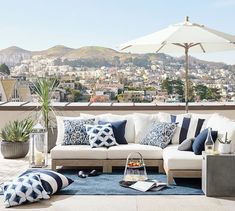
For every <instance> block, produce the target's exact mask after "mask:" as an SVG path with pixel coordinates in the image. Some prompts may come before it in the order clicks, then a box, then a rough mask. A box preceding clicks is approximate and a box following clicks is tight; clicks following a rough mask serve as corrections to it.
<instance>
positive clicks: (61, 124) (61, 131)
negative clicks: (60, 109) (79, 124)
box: [56, 116, 84, 145]
mask: <svg viewBox="0 0 235 211" xmlns="http://www.w3.org/2000/svg"><path fill="white" fill-rule="evenodd" d="M79 119H84V118H81V117H66V116H56V123H57V139H56V145H60V144H63V141H64V122H63V121H64V120H79Z"/></svg>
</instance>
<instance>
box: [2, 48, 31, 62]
mask: <svg viewBox="0 0 235 211" xmlns="http://www.w3.org/2000/svg"><path fill="white" fill-rule="evenodd" d="M30 57H31V51H27V50H25V49H22V48H19V47H16V46H12V47H9V48H6V49H3V50H0V64H2V63H6V64H7V65H8V66H15V65H17V64H19V63H20V62H21V61H22V60H24V59H29V58H30Z"/></svg>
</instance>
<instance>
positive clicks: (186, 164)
mask: <svg viewBox="0 0 235 211" xmlns="http://www.w3.org/2000/svg"><path fill="white" fill-rule="evenodd" d="M178 146H179V145H178V144H177V145H176V144H175V145H169V146H167V147H166V148H165V149H163V162H164V165H165V166H166V167H167V168H168V169H202V155H195V154H194V153H193V152H190V151H179V150H178Z"/></svg>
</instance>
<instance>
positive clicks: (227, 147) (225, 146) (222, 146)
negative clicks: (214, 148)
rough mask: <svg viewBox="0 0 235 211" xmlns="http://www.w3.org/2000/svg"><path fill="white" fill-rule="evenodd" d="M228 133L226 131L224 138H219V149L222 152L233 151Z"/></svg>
mask: <svg viewBox="0 0 235 211" xmlns="http://www.w3.org/2000/svg"><path fill="white" fill-rule="evenodd" d="M227 137H228V133H227V132H226V134H225V136H224V138H223V139H222V138H219V139H218V141H219V146H218V151H219V153H220V154H229V153H230V152H231V141H232V140H228V138H227Z"/></svg>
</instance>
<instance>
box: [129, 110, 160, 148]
mask: <svg viewBox="0 0 235 211" xmlns="http://www.w3.org/2000/svg"><path fill="white" fill-rule="evenodd" d="M133 118H134V123H135V143H137V144H138V143H140V141H141V140H142V139H143V138H144V137H145V136H146V135H147V133H148V130H149V129H150V127H151V125H152V123H153V122H154V121H157V120H159V119H158V116H157V114H142V113H134V114H133Z"/></svg>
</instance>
